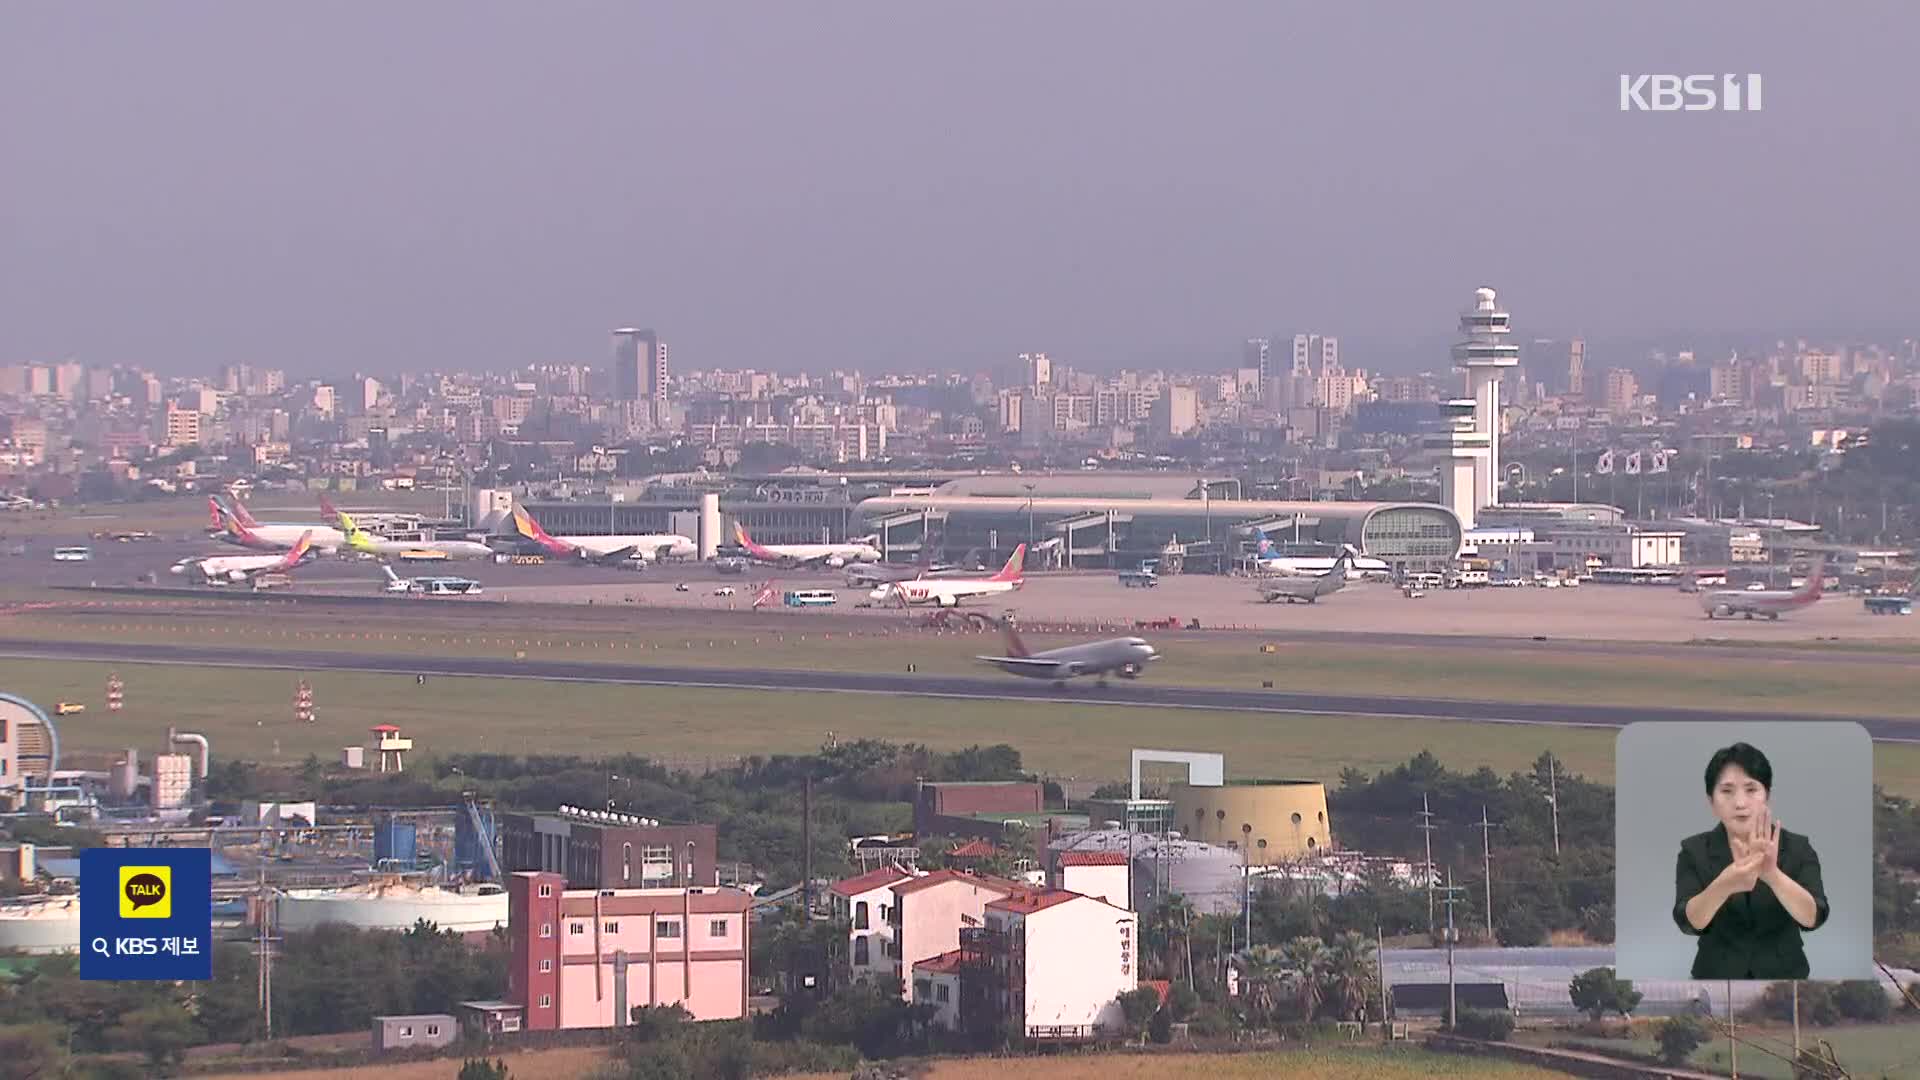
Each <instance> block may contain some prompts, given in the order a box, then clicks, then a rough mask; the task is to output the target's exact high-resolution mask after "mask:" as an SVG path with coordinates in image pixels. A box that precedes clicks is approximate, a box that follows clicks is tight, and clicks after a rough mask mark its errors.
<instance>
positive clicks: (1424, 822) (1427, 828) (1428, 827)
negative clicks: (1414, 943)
mask: <svg viewBox="0 0 1920 1080" xmlns="http://www.w3.org/2000/svg"><path fill="white" fill-rule="evenodd" d="M1414 816H1415V817H1417V818H1419V819H1420V824H1418V825H1416V826H1414V828H1416V829H1419V830H1420V831H1421V832H1423V833H1425V834H1426V840H1427V862H1426V866H1425V873H1424V875H1423V877H1424V879H1425V880H1426V883H1427V936H1428V937H1432V936H1433V886H1434V884H1435V882H1434V880H1433V829H1434V824H1433V811H1432V810H1430V809H1428V808H1427V795H1426V793H1425V792H1421V793H1420V810H1419V812H1418V813H1416V814H1415V815H1414Z"/></svg>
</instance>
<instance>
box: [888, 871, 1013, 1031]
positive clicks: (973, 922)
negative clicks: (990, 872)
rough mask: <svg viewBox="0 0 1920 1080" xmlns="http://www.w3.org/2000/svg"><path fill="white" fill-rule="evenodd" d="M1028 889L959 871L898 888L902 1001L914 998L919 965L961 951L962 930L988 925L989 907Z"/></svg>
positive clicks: (896, 948) (896, 939)
mask: <svg viewBox="0 0 1920 1080" xmlns="http://www.w3.org/2000/svg"><path fill="white" fill-rule="evenodd" d="M1026 888H1027V886H1025V885H1021V884H1019V883H1018V882H1013V881H1007V880H1005V879H1003V878H994V877H985V876H976V875H973V874H963V873H961V872H960V871H958V870H936V871H934V872H933V873H931V874H925V875H922V876H920V877H917V878H911V879H909V880H906V881H902V882H900V883H899V884H897V885H894V886H893V887H892V892H893V912H892V915H893V919H892V922H893V953H894V959H893V974H894V976H895V977H896V978H898V979H899V980H900V995H901V996H902V997H904V998H908V999H909V1000H911V998H912V996H913V977H912V972H913V966H914V965H915V964H918V963H919V962H920V961H922V960H931V959H933V958H934V957H936V956H939V955H940V954H941V953H946V952H952V951H953V950H955V949H957V948H959V947H960V930H961V928H962V927H978V926H982V925H984V924H985V917H986V911H987V905H988V904H990V903H992V902H994V901H995V900H1001V899H1004V898H1006V897H1009V896H1012V895H1013V894H1015V893H1017V892H1020V891H1022V890H1024V889H1026Z"/></svg>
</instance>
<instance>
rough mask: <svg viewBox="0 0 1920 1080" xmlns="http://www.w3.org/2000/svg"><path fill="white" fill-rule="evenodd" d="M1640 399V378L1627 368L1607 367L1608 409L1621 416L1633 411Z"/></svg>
mask: <svg viewBox="0 0 1920 1080" xmlns="http://www.w3.org/2000/svg"><path fill="white" fill-rule="evenodd" d="M1639 400H1640V380H1639V378H1638V377H1637V376H1635V375H1634V373H1633V372H1632V371H1631V370H1629V369H1627V368H1608V369H1607V392H1606V401H1607V411H1608V412H1610V413H1613V414H1614V415H1615V416H1619V415H1621V414H1624V413H1628V412H1632V411H1633V408H1634V406H1635V405H1637V404H1639Z"/></svg>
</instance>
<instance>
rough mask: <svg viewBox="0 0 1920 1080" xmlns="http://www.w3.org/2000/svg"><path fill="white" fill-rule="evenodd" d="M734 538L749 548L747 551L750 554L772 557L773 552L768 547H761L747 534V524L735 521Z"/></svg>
mask: <svg viewBox="0 0 1920 1080" xmlns="http://www.w3.org/2000/svg"><path fill="white" fill-rule="evenodd" d="M733 538H734V539H735V540H738V541H739V542H740V546H741V547H743V548H746V549H747V553H748V554H749V555H753V556H755V557H757V558H761V559H767V558H771V557H772V553H771V552H769V551H768V550H767V549H766V548H764V547H761V546H760V545H759V544H756V543H754V542H753V537H751V536H749V535H747V527H746V526H745V525H742V524H740V523H739V522H737V521H736V522H734V523H733Z"/></svg>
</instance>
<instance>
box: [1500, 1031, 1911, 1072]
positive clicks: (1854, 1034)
mask: <svg viewBox="0 0 1920 1080" xmlns="http://www.w3.org/2000/svg"><path fill="white" fill-rule="evenodd" d="M1738 1030H1739V1034H1740V1037H1741V1046H1740V1075H1741V1076H1752V1077H1761V1078H1766V1080H1792V1077H1793V1068H1792V1067H1791V1066H1790V1065H1788V1064H1787V1062H1786V1061H1784V1060H1782V1058H1791V1057H1792V1055H1793V1030H1792V1029H1791V1028H1788V1027H1785V1026H1779V1025H1768V1026H1765V1027H1754V1026H1751V1025H1748V1024H1744V1023H1743V1024H1741V1025H1740V1027H1739V1029H1738ZM1800 1031H1801V1038H1802V1040H1803V1043H1804V1044H1805V1045H1813V1042H1814V1040H1816V1039H1825V1040H1826V1041H1827V1042H1829V1043H1831V1044H1832V1046H1833V1050H1834V1054H1835V1055H1836V1056H1837V1057H1838V1058H1839V1061H1840V1064H1841V1065H1842V1066H1844V1067H1846V1068H1847V1070H1848V1071H1849V1072H1850V1073H1851V1075H1854V1076H1861V1077H1866V1076H1920V1024H1915V1023H1912V1022H1905V1023H1902V1022H1894V1023H1887V1024H1846V1025H1842V1026H1839V1027H1827V1028H1821V1027H1812V1026H1806V1027H1802V1028H1801V1029H1800ZM1552 1039H1563V1040H1569V1041H1575V1042H1579V1043H1582V1044H1586V1045H1591V1046H1593V1047H1594V1048H1596V1049H1600V1050H1602V1051H1604V1050H1607V1049H1612V1050H1627V1051H1632V1052H1634V1053H1638V1054H1656V1053H1658V1052H1659V1049H1660V1048H1659V1046H1658V1045H1657V1044H1656V1043H1655V1041H1654V1039H1653V1037H1652V1035H1651V1034H1648V1035H1647V1036H1646V1037H1644V1038H1637V1039H1601V1038H1590V1037H1587V1036H1573V1035H1570V1034H1569V1033H1567V1032H1537V1031H1536V1032H1526V1033H1522V1034H1520V1035H1517V1036H1515V1041H1519V1042H1527V1043H1531V1044H1534V1045H1542V1046H1543V1045H1545V1044H1546V1043H1547V1042H1549V1041H1551V1040H1552ZM1762 1048H1764V1050H1763V1049H1762ZM1766 1051H1772V1053H1771V1054H1769V1053H1767V1052H1766ZM1775 1055H1778V1056H1775ZM1692 1064H1694V1065H1696V1066H1698V1067H1699V1068H1701V1069H1702V1070H1704V1071H1708V1072H1721V1073H1724V1072H1725V1071H1726V1070H1727V1064H1728V1046H1727V1040H1726V1038H1725V1037H1724V1036H1723V1037H1721V1038H1720V1039H1718V1040H1716V1041H1714V1042H1711V1043H1708V1044H1707V1045H1705V1046H1702V1047H1700V1048H1699V1049H1698V1050H1695V1051H1694V1053H1693V1059H1692Z"/></svg>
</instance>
